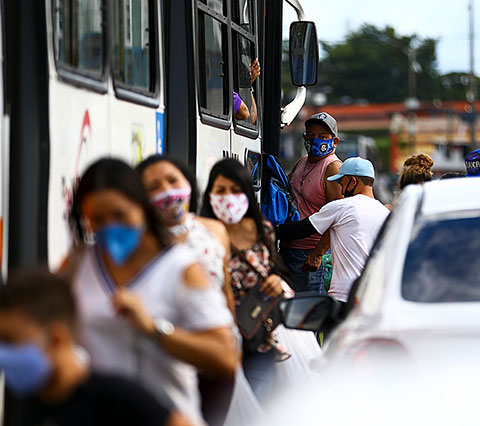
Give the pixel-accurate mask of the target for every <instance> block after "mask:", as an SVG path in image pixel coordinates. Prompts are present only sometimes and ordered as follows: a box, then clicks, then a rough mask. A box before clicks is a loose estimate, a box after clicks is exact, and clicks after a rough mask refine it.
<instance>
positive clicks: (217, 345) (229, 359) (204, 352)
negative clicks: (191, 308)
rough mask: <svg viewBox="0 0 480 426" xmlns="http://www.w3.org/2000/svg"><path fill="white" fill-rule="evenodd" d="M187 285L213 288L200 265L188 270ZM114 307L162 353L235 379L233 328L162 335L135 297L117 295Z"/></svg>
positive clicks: (128, 294) (236, 363)
mask: <svg viewBox="0 0 480 426" xmlns="http://www.w3.org/2000/svg"><path fill="white" fill-rule="evenodd" d="M184 283H185V285H186V287H187V288H190V289H191V290H197V291H198V290H204V291H209V287H210V286H209V282H208V280H207V277H206V276H205V273H204V272H203V270H202V268H201V267H200V265H198V264H194V265H192V266H190V267H188V268H187V269H186V270H185V274H184ZM113 305H114V307H115V308H116V310H117V312H118V313H119V314H121V315H123V316H125V317H126V318H127V319H128V320H129V321H130V322H131V323H132V325H133V326H134V327H135V328H137V329H138V330H139V331H140V332H142V333H143V334H145V335H147V336H150V337H151V338H152V339H154V340H155V341H156V342H157V343H158V344H159V346H161V347H162V349H164V350H165V351H167V352H169V353H170V354H171V355H173V356H174V357H176V358H178V359H179V360H181V361H184V362H186V363H189V364H191V365H193V366H194V367H196V368H198V369H199V370H202V371H205V372H207V373H211V374H216V375H223V376H225V375H227V376H231V375H233V374H234V373H235V370H236V368H237V365H238V362H239V359H238V352H237V349H236V346H235V340H234V336H233V332H232V329H231V328H230V327H228V326H227V327H218V328H213V329H210V330H202V331H188V330H183V329H181V328H178V327H176V328H175V330H174V331H173V333H172V334H171V335H165V334H164V335H161V334H160V333H158V331H157V328H156V326H155V319H154V318H153V317H152V316H151V315H150V313H149V312H147V311H146V309H145V307H144V306H143V303H142V302H141V300H140V299H139V298H138V297H137V296H136V295H135V294H133V293H131V292H129V291H128V290H125V289H121V290H119V291H117V293H116V294H115V296H114V299H113Z"/></svg>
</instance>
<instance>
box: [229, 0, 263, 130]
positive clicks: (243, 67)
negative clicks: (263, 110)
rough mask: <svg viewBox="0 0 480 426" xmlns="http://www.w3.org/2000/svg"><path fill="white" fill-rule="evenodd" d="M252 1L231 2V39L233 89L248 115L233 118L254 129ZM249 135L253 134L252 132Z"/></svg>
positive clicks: (255, 105) (256, 102)
mask: <svg viewBox="0 0 480 426" xmlns="http://www.w3.org/2000/svg"><path fill="white" fill-rule="evenodd" d="M254 10H255V9H254V2H253V1H252V0H235V1H234V2H233V4H232V14H233V22H232V25H231V26H232V40H233V45H234V49H233V65H234V90H235V92H237V93H238V94H239V95H240V97H241V98H242V100H243V101H244V102H245V104H246V105H247V107H248V109H249V111H250V117H249V118H248V119H247V120H235V124H236V127H235V129H236V130H237V131H238V130H239V129H238V128H237V126H238V125H240V126H242V127H247V128H250V129H252V130H254V131H256V130H255V129H256V127H257V124H258V120H257V117H258V111H257V105H258V99H257V94H258V87H259V86H258V83H257V82H258V79H257V80H256V81H255V82H254V83H253V84H252V79H251V75H250V65H251V64H252V62H253V61H254V60H255V58H256V57H257V55H256V38H255V35H254V28H255V24H254V13H253V11H254ZM251 136H255V135H254V134H253V133H252V134H251Z"/></svg>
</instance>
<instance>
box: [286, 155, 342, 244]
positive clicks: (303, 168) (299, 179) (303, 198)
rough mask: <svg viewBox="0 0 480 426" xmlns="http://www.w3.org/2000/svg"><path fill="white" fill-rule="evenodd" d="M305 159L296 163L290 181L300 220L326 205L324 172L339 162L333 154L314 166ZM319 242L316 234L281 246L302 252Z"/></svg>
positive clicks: (318, 236)
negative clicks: (301, 250)
mask: <svg viewBox="0 0 480 426" xmlns="http://www.w3.org/2000/svg"><path fill="white" fill-rule="evenodd" d="M307 158H308V156H307V155H305V157H303V158H301V159H300V161H299V162H298V163H297V167H296V169H295V172H294V173H293V176H292V179H291V181H290V183H291V185H292V190H293V193H294V195H295V198H296V202H297V207H298V212H299V213H300V218H301V219H305V218H306V217H309V216H311V215H312V214H314V213H317V212H318V211H319V210H320V209H321V208H322V207H323V206H324V205H325V204H326V203H327V194H326V192H325V185H324V177H325V171H326V170H327V167H328V166H329V165H330V164H331V163H333V162H334V161H340V159H339V158H338V157H337V156H336V155H335V154H331V155H329V156H328V157H326V158H324V159H323V160H320V161H319V162H318V163H315V164H310V163H308V161H307ZM319 240H320V235H319V234H317V235H312V236H311V237H307V238H304V239H302V240H293V241H290V242H289V243H285V244H282V246H284V247H289V248H296V249H304V250H306V249H313V248H315V246H316V245H317V243H318V241H319Z"/></svg>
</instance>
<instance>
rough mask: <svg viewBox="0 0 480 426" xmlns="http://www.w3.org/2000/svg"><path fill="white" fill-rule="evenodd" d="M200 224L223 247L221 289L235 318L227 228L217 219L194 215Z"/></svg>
mask: <svg viewBox="0 0 480 426" xmlns="http://www.w3.org/2000/svg"><path fill="white" fill-rule="evenodd" d="M195 219H196V220H198V221H199V222H200V223H201V224H202V225H204V226H206V227H207V228H208V229H209V230H210V232H212V234H213V235H215V237H217V239H218V240H219V241H220V242H221V243H222V245H223V247H224V248H225V258H224V259H223V273H224V276H225V279H224V282H223V286H222V291H223V294H224V295H225V298H226V299H227V306H228V309H230V312H231V313H232V315H233V318H234V319H235V296H234V295H233V291H232V286H231V282H230V272H229V268H228V264H229V262H230V237H229V236H228V232H227V228H225V225H224V224H223V223H222V222H220V221H219V220H215V219H208V218H205V217H196V218H195Z"/></svg>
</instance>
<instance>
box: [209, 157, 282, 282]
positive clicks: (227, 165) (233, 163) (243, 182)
mask: <svg viewBox="0 0 480 426" xmlns="http://www.w3.org/2000/svg"><path fill="white" fill-rule="evenodd" d="M219 175H222V176H223V177H226V178H227V179H230V180H232V181H233V182H235V184H236V185H238V186H239V187H240V189H241V191H242V192H243V193H244V194H245V195H246V196H247V198H248V210H247V212H246V213H245V217H249V218H252V219H253V220H254V222H255V226H256V227H257V233H258V239H259V240H260V241H262V242H263V243H264V244H265V246H266V247H267V249H268V251H269V253H270V258H271V260H272V263H273V265H272V266H273V270H274V271H275V272H276V273H278V274H280V275H281V276H282V277H283V278H284V279H286V280H287V281H288V280H289V274H288V271H287V269H286V267H285V265H284V263H283V261H282V259H281V257H280V255H279V254H278V252H277V249H276V247H275V244H274V243H273V242H272V241H271V239H270V238H269V237H268V235H267V232H266V226H265V222H266V219H265V218H264V217H263V215H262V213H261V212H260V210H259V208H258V204H257V199H256V197H255V193H254V191H253V186H252V180H251V178H250V174H249V173H248V171H247V169H246V168H245V167H244V166H243V165H242V164H241V163H240V162H239V161H237V160H234V159H233V158H229V159H226V160H221V161H219V162H217V163H216V164H215V165H214V166H213V167H212V170H211V171H210V176H209V177H208V184H207V188H206V189H205V192H204V194H203V198H202V207H201V211H200V215H201V216H204V217H209V218H212V219H217V217H216V216H215V213H213V210H212V206H211V204H210V192H212V188H213V184H214V182H215V180H216V179H217V177H218V176H219Z"/></svg>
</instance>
